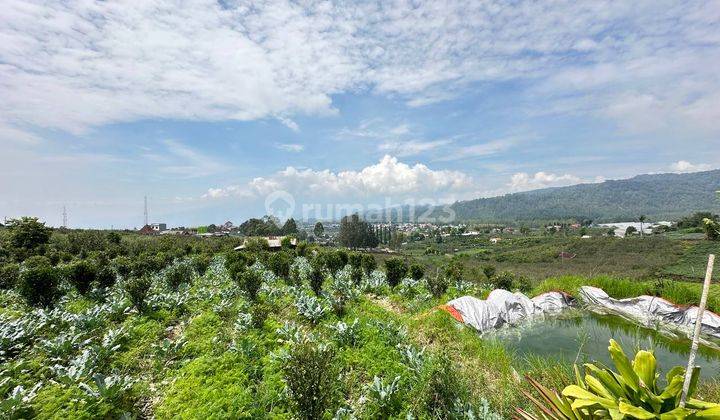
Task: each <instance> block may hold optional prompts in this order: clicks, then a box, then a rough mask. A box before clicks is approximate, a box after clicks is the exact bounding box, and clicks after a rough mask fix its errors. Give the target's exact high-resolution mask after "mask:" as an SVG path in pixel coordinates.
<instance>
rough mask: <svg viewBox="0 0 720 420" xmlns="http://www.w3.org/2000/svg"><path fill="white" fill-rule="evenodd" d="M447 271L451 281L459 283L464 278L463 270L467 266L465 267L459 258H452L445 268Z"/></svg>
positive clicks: (446, 273) (446, 274)
mask: <svg viewBox="0 0 720 420" xmlns="http://www.w3.org/2000/svg"><path fill="white" fill-rule="evenodd" d="M443 271H444V272H445V276H446V277H447V278H448V280H449V281H451V282H452V283H455V284H456V283H457V282H459V281H460V280H462V276H463V271H465V267H463V264H462V263H461V262H460V261H459V260H457V259H452V260H451V261H450V262H449V263H448V264H447V265H446V266H445V268H444V269H443Z"/></svg>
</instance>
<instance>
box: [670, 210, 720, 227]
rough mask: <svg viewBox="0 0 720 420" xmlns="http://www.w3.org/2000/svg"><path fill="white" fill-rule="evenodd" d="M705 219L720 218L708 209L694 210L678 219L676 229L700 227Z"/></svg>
mask: <svg viewBox="0 0 720 420" xmlns="http://www.w3.org/2000/svg"><path fill="white" fill-rule="evenodd" d="M705 219H710V220H715V221H717V220H720V216H718V215H717V214H713V213H711V212H709V211H699V212H695V213H693V214H691V215H690V216H685V217H683V218H682V219H680V220H678V221H677V227H678V229H688V228H702V227H703V225H704V220H705Z"/></svg>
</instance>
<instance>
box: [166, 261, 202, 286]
mask: <svg viewBox="0 0 720 420" xmlns="http://www.w3.org/2000/svg"><path fill="white" fill-rule="evenodd" d="M164 274H165V282H166V283H167V285H168V286H170V288H171V289H173V290H177V289H178V288H179V287H180V285H182V284H189V283H190V282H191V281H192V279H193V277H194V275H195V270H194V268H193V265H192V262H191V261H188V260H182V261H176V262H175V263H174V264H172V265H170V266H169V267H168V268H167V269H166V270H165V273H164Z"/></svg>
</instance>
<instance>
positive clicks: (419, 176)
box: [203, 155, 473, 200]
mask: <svg viewBox="0 0 720 420" xmlns="http://www.w3.org/2000/svg"><path fill="white" fill-rule="evenodd" d="M472 187H473V180H472V178H471V177H469V176H468V175H466V174H464V173H462V172H458V171H449V170H433V169H430V168H428V167H427V166H425V165H422V164H415V165H412V166H410V165H408V164H406V163H403V162H400V161H398V159H397V158H395V157H391V156H389V155H386V156H384V157H383V158H382V159H380V161H379V162H378V163H376V164H374V165H370V166H367V167H365V168H363V169H361V170H359V171H341V172H332V171H330V170H327V169H325V170H313V169H297V168H294V167H292V166H289V167H287V168H285V169H284V170H282V171H279V172H277V173H275V174H273V175H271V176H268V177H258V178H255V179H253V180H252V181H250V182H248V183H247V184H245V185H231V186H228V187H223V188H211V189H209V190H208V191H207V193H206V194H205V195H204V196H203V197H205V198H226V197H234V196H251V195H252V196H256V197H258V198H261V197H264V196H267V195H268V194H270V193H272V192H275V191H286V192H289V193H291V194H297V195H299V196H304V197H308V198H315V199H318V198H338V199H342V198H344V199H348V200H358V199H360V198H369V197H379V196H389V197H393V198H400V197H419V196H422V195H423V194H428V195H432V196H433V197H434V196H435V195H436V194H447V193H456V192H462V191H467V190H469V189H471V188H472Z"/></svg>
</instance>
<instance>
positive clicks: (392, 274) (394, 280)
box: [385, 257, 408, 287]
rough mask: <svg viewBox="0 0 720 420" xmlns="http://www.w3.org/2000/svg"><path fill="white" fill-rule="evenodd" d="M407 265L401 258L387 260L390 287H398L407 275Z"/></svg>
mask: <svg viewBox="0 0 720 420" xmlns="http://www.w3.org/2000/svg"><path fill="white" fill-rule="evenodd" d="M407 270H408V267H407V264H406V263H405V261H403V260H402V259H401V258H397V257H393V258H388V259H387V260H385V276H386V277H387V282H388V284H389V285H390V287H395V286H397V285H398V284H399V283H400V281H401V280H402V279H403V277H405V275H406V274H407Z"/></svg>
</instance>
